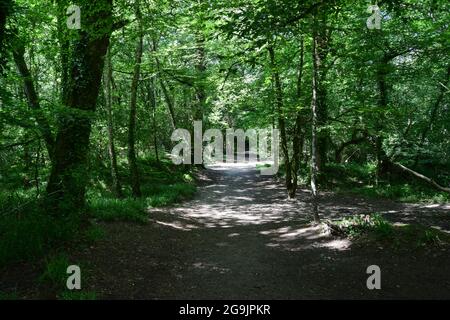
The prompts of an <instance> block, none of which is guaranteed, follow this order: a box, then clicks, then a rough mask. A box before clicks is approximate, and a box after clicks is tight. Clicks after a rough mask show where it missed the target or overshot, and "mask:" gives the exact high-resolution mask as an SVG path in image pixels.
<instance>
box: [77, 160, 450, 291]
mask: <svg viewBox="0 0 450 320" xmlns="http://www.w3.org/2000/svg"><path fill="white" fill-rule="evenodd" d="M309 197H310V196H309V193H308V192H307V191H301V192H300V194H299V195H298V201H288V200H285V191H284V188H283V185H282V184H279V183H276V182H274V180H273V178H271V177H262V176H260V175H259V174H258V171H257V170H256V169H255V167H254V165H253V166H252V165H237V164H233V165H224V166H216V167H213V168H211V169H210V170H208V171H207V172H206V173H205V176H204V177H203V183H202V185H201V187H200V188H199V192H198V195H197V197H196V198H195V199H194V200H192V201H190V202H187V203H185V204H183V205H182V206H180V207H177V208H169V209H163V210H151V211H149V219H150V223H149V224H147V225H136V224H129V223H111V224H105V228H106V229H107V234H108V235H107V237H106V238H105V239H103V240H101V241H100V242H99V243H97V244H96V245H95V246H94V247H91V248H89V249H86V250H85V251H84V252H82V253H80V254H79V255H77V259H81V260H83V261H86V262H87V265H88V268H89V275H88V276H86V277H85V278H84V279H83V285H84V288H85V289H87V290H92V291H95V292H96V293H97V295H98V296H99V298H106V299H115V298H124V299H335V298H336V299H360V298H365V299H366V298H368V299H371V298H385V299H390V298H438V299H439V298H447V299H449V298H450V275H449V272H448V271H449V266H450V254H449V252H448V250H443V249H433V250H431V251H430V250H423V249H421V250H419V249H417V250H413V251H405V250H403V251H401V250H400V251H398V250H395V251H394V250H393V249H385V248H382V247H370V248H369V247H364V246H356V245H354V244H352V243H351V242H350V241H348V240H343V239H339V238H334V237H331V236H326V235H324V234H322V233H321V232H320V230H319V229H318V227H313V226H311V225H310V224H309V221H310V220H311V217H310V199H309ZM320 209H321V212H322V214H323V216H324V217H326V218H336V217H338V216H342V215H346V214H350V213H370V212H374V210H375V209H376V211H377V212H382V213H385V214H386V216H387V217H388V218H389V219H391V220H394V221H401V222H407V221H409V220H410V219H416V220H419V221H421V222H422V223H424V224H428V225H436V226H438V227H440V228H441V229H443V230H448V227H449V224H448V222H449V221H448V220H449V219H448V216H449V213H450V209H449V207H448V206H437V207H436V206H435V207H421V206H418V205H404V204H398V203H394V202H390V201H368V200H364V199H359V198H348V197H343V196H336V195H333V194H325V195H323V196H322V200H321V206H320ZM369 265H378V266H380V267H381V283H382V289H381V290H373V291H370V290H368V289H367V287H366V279H367V277H368V275H367V274H366V269H367V267H368V266H369Z"/></svg>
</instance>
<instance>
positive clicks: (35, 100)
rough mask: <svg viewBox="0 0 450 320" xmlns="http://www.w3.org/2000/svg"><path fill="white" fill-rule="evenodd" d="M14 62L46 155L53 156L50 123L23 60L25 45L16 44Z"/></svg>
mask: <svg viewBox="0 0 450 320" xmlns="http://www.w3.org/2000/svg"><path fill="white" fill-rule="evenodd" d="M13 56H14V62H15V63H16V66H17V69H18V70H19V73H20V76H21V77H22V79H23V88H24V91H25V95H26V98H27V103H28V107H29V108H30V110H32V112H33V115H34V117H35V119H36V122H37V124H38V129H39V131H40V134H41V136H42V138H43V139H44V141H45V146H46V147H47V152H48V155H49V157H50V159H51V158H53V148H54V144H55V141H54V137H53V133H52V131H51V128H50V125H49V123H48V121H47V118H46V117H45V115H44V113H43V112H42V109H41V106H40V103H39V96H38V94H37V92H36V89H35V86H34V82H33V78H32V76H31V72H30V70H29V69H28V66H27V64H26V62H25V58H24V56H25V47H24V46H23V45H22V44H20V43H18V44H17V46H16V47H15V48H14V50H13Z"/></svg>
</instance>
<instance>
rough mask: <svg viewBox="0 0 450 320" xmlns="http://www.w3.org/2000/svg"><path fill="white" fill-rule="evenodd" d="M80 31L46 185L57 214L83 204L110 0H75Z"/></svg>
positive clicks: (108, 29) (50, 205)
mask: <svg viewBox="0 0 450 320" xmlns="http://www.w3.org/2000/svg"><path fill="white" fill-rule="evenodd" d="M79 5H80V6H81V7H82V8H83V22H82V28H81V30H67V31H66V32H74V33H77V40H75V41H74V43H73V46H72V50H71V54H70V56H71V62H70V70H68V73H69V75H70V78H69V81H68V83H67V84H66V86H67V87H66V90H65V92H66V97H65V99H64V107H65V108H64V110H63V111H62V112H61V114H60V115H59V123H58V132H57V136H56V142H55V147H54V155H53V161H52V168H51V172H50V177H49V180H48V184H47V198H46V199H47V201H46V206H47V208H48V210H49V211H50V212H51V213H52V214H53V215H56V216H68V215H74V214H76V213H80V212H81V211H82V210H83V209H84V206H85V193H86V185H87V181H88V175H87V174H86V172H88V170H87V168H86V165H87V156H88V148H89V138H90V134H91V121H92V115H93V113H94V112H95V110H96V102H97V97H98V94H99V90H100V84H101V78H102V73H103V57H104V56H105V54H106V51H107V49H108V46H109V38H110V35H111V32H112V0H98V1H95V2H92V1H88V0H84V1H79Z"/></svg>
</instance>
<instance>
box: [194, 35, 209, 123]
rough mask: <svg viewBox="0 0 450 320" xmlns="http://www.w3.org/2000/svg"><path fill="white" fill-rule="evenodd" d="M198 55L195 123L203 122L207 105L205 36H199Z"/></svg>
mask: <svg viewBox="0 0 450 320" xmlns="http://www.w3.org/2000/svg"><path fill="white" fill-rule="evenodd" d="M196 37H197V48H196V50H197V54H196V66H195V68H196V70H197V76H198V80H197V83H196V85H195V98H196V100H197V101H196V107H195V112H194V121H203V116H204V115H203V113H204V109H205V104H206V89H205V81H206V79H205V77H206V55H205V38H204V37H203V35H200V34H197V36H196Z"/></svg>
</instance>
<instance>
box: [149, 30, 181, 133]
mask: <svg viewBox="0 0 450 320" xmlns="http://www.w3.org/2000/svg"><path fill="white" fill-rule="evenodd" d="M152 42H153V48H152V51H153V53H154V54H155V63H156V70H157V71H158V79H159V83H160V85H161V89H162V91H163V94H164V100H165V101H166V104H167V108H168V109H169V115H170V123H171V125H172V129H173V130H175V129H176V128H177V121H176V117H175V106H174V102H173V101H174V100H173V98H172V97H171V95H170V93H169V90H168V89H167V86H166V84H165V82H164V78H163V76H162V72H161V71H162V70H161V63H160V62H159V59H158V56H157V55H156V52H157V51H158V44H157V41H156V40H155V39H153V41H152Z"/></svg>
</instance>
